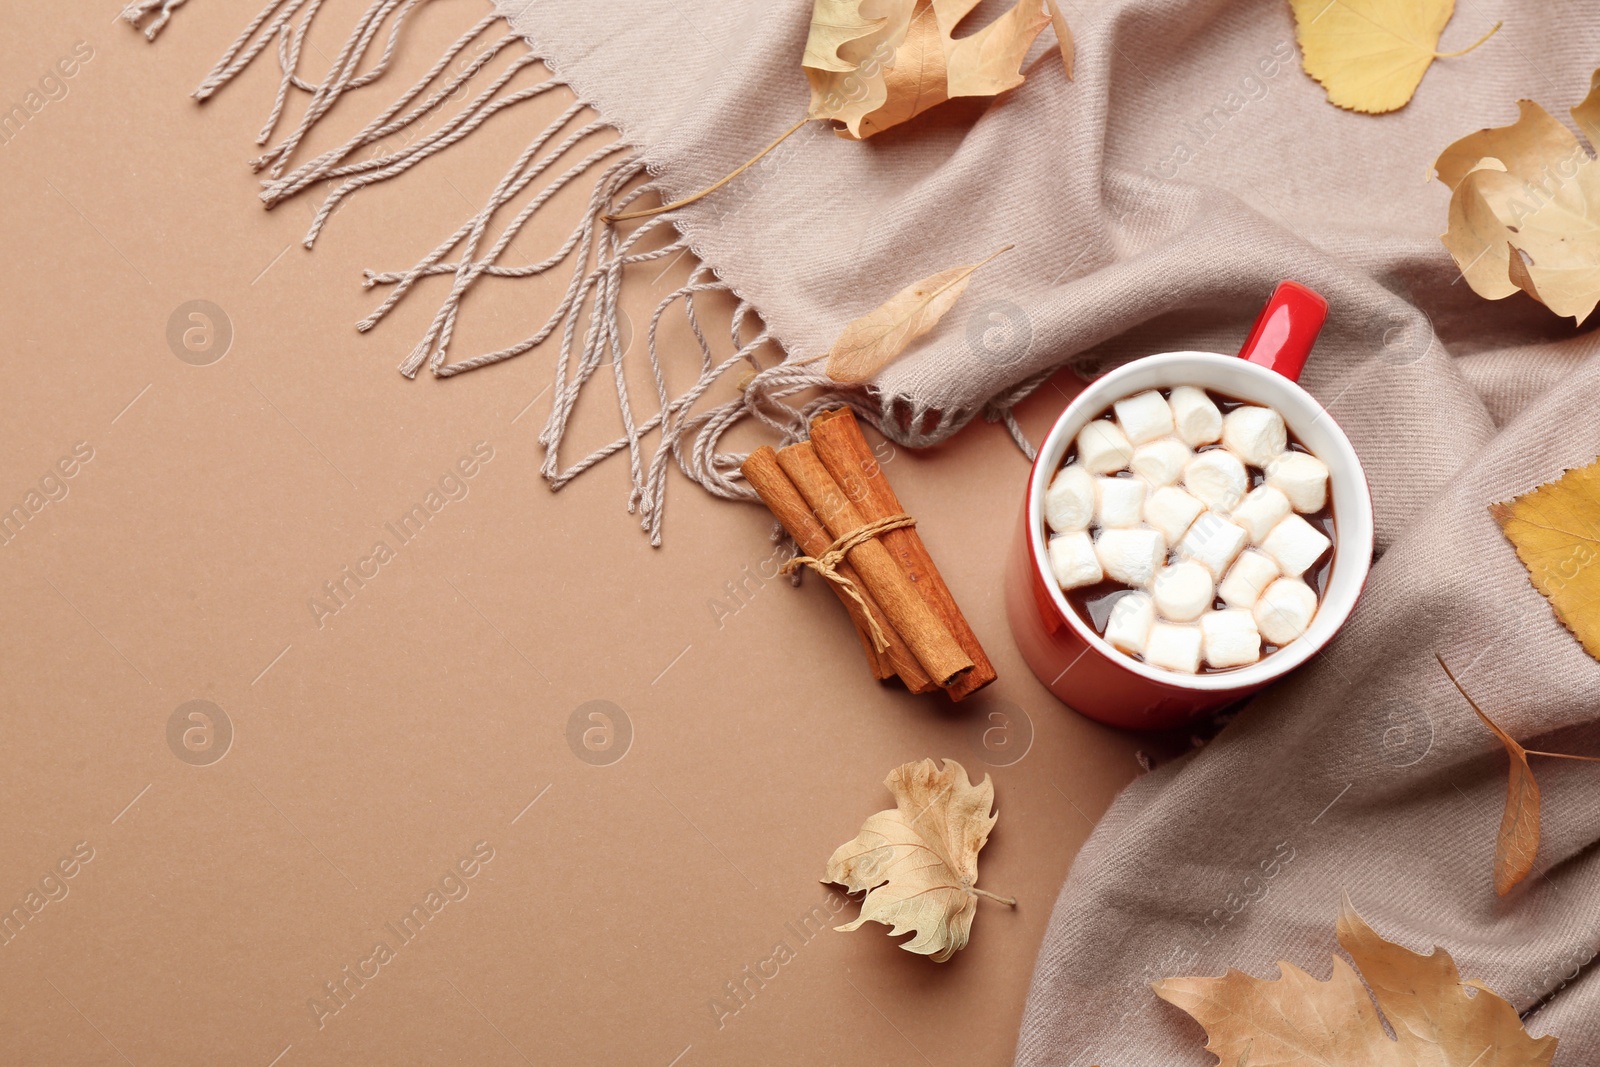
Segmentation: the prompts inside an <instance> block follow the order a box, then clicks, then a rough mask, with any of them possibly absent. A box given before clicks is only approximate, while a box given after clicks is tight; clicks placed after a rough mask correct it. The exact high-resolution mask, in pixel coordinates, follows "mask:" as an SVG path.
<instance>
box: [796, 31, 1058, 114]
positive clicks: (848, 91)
mask: <svg viewBox="0 0 1600 1067" xmlns="http://www.w3.org/2000/svg"><path fill="white" fill-rule="evenodd" d="M977 5H978V0H880V2H876V3H875V2H873V0H813V5H812V15H811V34H810V37H809V38H808V39H807V41H806V53H805V58H804V60H803V61H802V65H803V67H804V69H805V73H806V80H807V81H809V82H810V83H811V107H810V111H809V112H808V113H807V116H806V117H807V118H809V119H831V120H833V121H836V122H839V123H842V126H841V127H839V128H838V129H837V130H836V132H837V133H838V134H839V135H840V136H841V137H848V138H850V139H852V140H858V141H859V140H863V139H865V138H867V137H871V136H872V135H873V134H875V133H877V132H879V131H880V130H885V129H888V128H889V127H890V126H896V125H899V124H900V123H902V122H905V121H906V120H907V119H910V118H914V117H915V116H917V115H920V114H921V113H922V112H924V111H926V110H928V109H929V108H931V107H933V106H934V105H935V104H941V103H943V102H944V101H946V100H949V99H951V98H953V97H958V96H993V95H995V94H996V93H1002V92H1005V91H1006V90H1007V89H1014V88H1016V87H1017V86H1018V85H1021V84H1022V81H1023V76H1022V60H1023V58H1024V57H1025V56H1026V55H1027V52H1028V48H1029V46H1031V45H1032V44H1033V39H1034V38H1035V37H1037V36H1038V35H1039V32H1040V31H1041V30H1043V29H1044V28H1045V26H1047V25H1049V24H1050V22H1051V15H1050V14H1049V13H1047V12H1046V10H1045V6H1044V2H1043V0H1017V3H1016V6H1014V7H1012V8H1011V9H1009V10H1008V11H1006V12H1005V13H1004V14H1002V15H1000V16H999V17H998V18H996V19H995V20H994V21H993V22H990V23H989V24H988V25H987V26H984V27H983V28H982V29H980V30H978V31H977V32H976V33H973V34H970V35H968V36H966V37H956V36H954V34H955V30H956V27H957V26H958V25H959V24H960V23H961V20H962V19H964V18H966V17H967V15H968V14H969V13H971V11H972V9H973V8H975V7H977ZM863 8H865V9H866V10H868V11H881V12H883V15H882V17H879V18H873V17H868V16H866V15H864V14H863V13H862V11H863ZM1065 24H1066V23H1065V20H1060V22H1059V25H1060V26H1063V27H1064V26H1065ZM1071 48H1072V42H1071V37H1070V35H1069V36H1068V37H1067V38H1065V39H1064V41H1063V53H1062V54H1063V57H1064V58H1065V57H1066V55H1067V54H1068V53H1069V52H1070V51H1071ZM1068 64H1069V67H1070V60H1068Z"/></svg>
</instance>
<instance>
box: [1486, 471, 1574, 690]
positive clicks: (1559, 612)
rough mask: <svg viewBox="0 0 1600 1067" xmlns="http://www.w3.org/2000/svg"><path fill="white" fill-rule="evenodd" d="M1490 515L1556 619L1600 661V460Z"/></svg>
mask: <svg viewBox="0 0 1600 1067" xmlns="http://www.w3.org/2000/svg"><path fill="white" fill-rule="evenodd" d="M1489 514H1491V515H1493V516H1494V519H1495V521H1496V522H1498V523H1499V524H1500V529H1501V531H1502V532H1503V533H1504V534H1505V535H1506V539H1507V540H1509V541H1510V542H1511V544H1512V547H1514V548H1515V549H1516V550H1517V557H1518V558H1519V559H1521V560H1522V565H1523V566H1524V567H1526V568H1527V569H1528V578H1529V580H1530V581H1532V582H1533V587H1534V588H1535V589H1537V590H1539V592H1540V593H1541V594H1543V596H1544V598H1545V599H1546V600H1548V601H1549V602H1550V606H1551V608H1552V609H1554V611H1555V613H1556V618H1558V619H1560V620H1561V623H1562V625H1563V626H1565V627H1566V628H1567V629H1569V630H1571V631H1572V632H1573V634H1574V635H1575V636H1576V637H1577V638H1578V640H1579V641H1581V642H1583V647H1584V650H1585V651H1586V652H1588V653H1589V655H1591V656H1593V657H1595V658H1596V659H1600V567H1597V566H1595V564H1596V563H1600V460H1597V461H1596V462H1594V463H1591V464H1589V465H1588V466H1587V467H1578V468H1576V469H1574V470H1570V471H1567V472H1566V473H1565V474H1563V475H1562V476H1561V477H1559V478H1557V479H1556V480H1555V481H1553V482H1550V483H1549V484H1547V485H1541V486H1540V487H1539V488H1537V489H1535V490H1533V491H1532V492H1531V493H1525V494H1523V495H1522V496H1519V497H1517V498H1516V499H1515V500H1512V501H1510V502H1508V503H1504V504H1495V505H1493V506H1491V507H1490V508H1489Z"/></svg>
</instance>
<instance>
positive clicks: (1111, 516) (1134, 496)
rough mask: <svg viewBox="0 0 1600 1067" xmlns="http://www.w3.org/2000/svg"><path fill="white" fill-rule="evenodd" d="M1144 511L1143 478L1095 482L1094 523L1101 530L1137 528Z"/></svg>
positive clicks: (1111, 479)
mask: <svg viewBox="0 0 1600 1067" xmlns="http://www.w3.org/2000/svg"><path fill="white" fill-rule="evenodd" d="M1143 510H1144V480H1143V479H1142V478H1096V479H1095V480H1094V521H1095V524H1096V525H1098V526H1099V527H1100V528H1101V529H1112V528H1116V527H1126V526H1137V525H1139V515H1140V513H1141V512H1142V511H1143Z"/></svg>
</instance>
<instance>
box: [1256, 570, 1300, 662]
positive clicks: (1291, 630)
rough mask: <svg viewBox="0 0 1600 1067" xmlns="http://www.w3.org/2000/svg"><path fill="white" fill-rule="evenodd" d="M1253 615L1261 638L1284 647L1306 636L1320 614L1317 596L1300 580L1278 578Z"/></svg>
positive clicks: (1259, 601)
mask: <svg viewBox="0 0 1600 1067" xmlns="http://www.w3.org/2000/svg"><path fill="white" fill-rule="evenodd" d="M1250 610H1251V613H1252V614H1253V615H1254V617H1255V620H1256V628H1257V629H1259V630H1260V631H1261V636H1262V637H1264V638H1266V639H1267V640H1268V641H1271V642H1272V643H1273V644H1275V645H1278V646H1279V647H1282V646H1283V645H1287V644H1288V643H1289V642H1290V641H1293V640H1294V639H1295V638H1297V637H1299V636H1300V635H1301V634H1303V633H1305V632H1306V627H1307V626H1310V625H1311V616H1313V615H1315V614H1316V613H1317V594H1316V593H1314V592H1312V590H1311V587H1310V586H1309V585H1307V584H1306V583H1305V582H1302V581H1301V580H1300V579H1298V578H1279V579H1278V580H1277V581H1275V582H1273V583H1272V584H1271V585H1269V586H1267V588H1266V591H1265V592H1263V593H1262V594H1261V599H1260V600H1258V601H1256V605H1255V607H1253V608H1251V609H1250Z"/></svg>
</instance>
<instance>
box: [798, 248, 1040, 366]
mask: <svg viewBox="0 0 1600 1067" xmlns="http://www.w3.org/2000/svg"><path fill="white" fill-rule="evenodd" d="M1010 247H1011V246H1010V245H1006V247H1005V248H1002V249H1000V251H999V252H995V253H994V254H993V255H991V256H989V257H988V258H986V259H982V260H979V261H978V262H977V263H968V264H966V265H964V266H960V267H950V268H948V269H946V270H942V271H940V272H939V273H937V274H934V275H930V276H929V277H926V278H923V279H922V280H921V281H917V282H912V283H911V284H910V285H908V286H906V287H905V288H904V289H902V290H900V291H899V292H898V293H896V294H894V295H893V296H891V297H890V298H889V299H888V300H886V301H884V302H883V303H882V304H880V305H879V306H878V307H875V308H873V309H872V310H871V311H869V312H867V313H866V314H865V315H863V316H861V317H860V318H858V319H855V320H854V321H852V322H851V323H850V324H849V325H848V326H846V327H845V328H844V329H843V330H842V331H841V332H840V334H839V339H838V340H836V341H834V343H833V347H832V348H830V349H829V350H828V353H827V357H826V358H827V360H828V368H827V370H828V377H830V378H832V379H833V380H834V381H836V382H864V381H866V380H867V379H868V378H871V377H872V376H873V375H874V374H877V373H878V372H879V371H880V370H882V369H883V368H884V367H885V366H887V365H888V363H889V361H890V360H892V359H894V358H895V357H896V356H898V355H899V354H900V353H902V352H904V351H905V350H906V346H907V345H909V344H910V343H911V342H912V341H914V340H916V339H917V338H918V337H921V336H922V335H923V334H925V333H927V332H928V331H929V330H931V329H933V327H934V326H935V325H936V324H937V323H938V321H939V320H940V319H942V318H943V317H944V313H945V312H947V311H949V310H950V308H951V306H952V305H953V304H955V302H956V301H957V300H959V299H960V298H961V294H962V293H964V292H966V290H967V282H968V281H970V280H971V278H972V275H973V272H974V271H976V270H977V269H978V268H979V267H981V266H983V265H984V264H985V263H987V262H989V260H991V259H993V258H994V257H995V256H998V255H999V254H1000V252H1004V251H1006V249H1008V248H1010Z"/></svg>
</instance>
